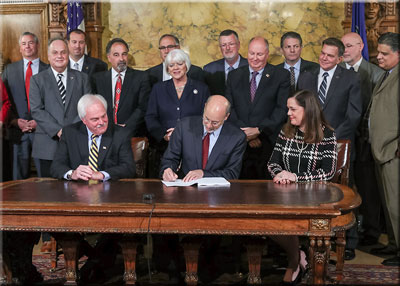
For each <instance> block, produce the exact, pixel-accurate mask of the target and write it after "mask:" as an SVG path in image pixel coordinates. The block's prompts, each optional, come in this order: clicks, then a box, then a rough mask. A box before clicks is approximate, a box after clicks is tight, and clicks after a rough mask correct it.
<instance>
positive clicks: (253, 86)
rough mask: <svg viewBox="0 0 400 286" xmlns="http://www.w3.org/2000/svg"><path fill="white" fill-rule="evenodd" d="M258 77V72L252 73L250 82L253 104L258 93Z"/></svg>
mask: <svg viewBox="0 0 400 286" xmlns="http://www.w3.org/2000/svg"><path fill="white" fill-rule="evenodd" d="M257 75H258V72H252V74H251V80H250V99H251V102H253V100H254V97H255V96H256V91H257V81H256V77H257Z"/></svg>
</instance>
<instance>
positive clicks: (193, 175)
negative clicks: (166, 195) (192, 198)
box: [183, 169, 204, 182]
mask: <svg viewBox="0 0 400 286" xmlns="http://www.w3.org/2000/svg"><path fill="white" fill-rule="evenodd" d="M203 176H204V172H203V170H201V169H198V170H193V171H190V172H189V173H187V174H186V176H185V177H184V178H183V181H184V182H190V181H193V180H197V179H201V178H203Z"/></svg>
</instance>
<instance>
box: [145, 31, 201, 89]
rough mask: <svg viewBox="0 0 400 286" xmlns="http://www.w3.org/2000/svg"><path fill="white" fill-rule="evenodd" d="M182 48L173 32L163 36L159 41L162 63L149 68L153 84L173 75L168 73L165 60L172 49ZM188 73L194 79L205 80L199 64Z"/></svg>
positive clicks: (193, 66)
mask: <svg viewBox="0 0 400 286" xmlns="http://www.w3.org/2000/svg"><path fill="white" fill-rule="evenodd" d="M180 48H181V46H180V43H179V39H178V38H177V37H176V36H174V35H171V34H164V35H162V36H161V38H160V40H159V41H158V49H159V50H160V57H161V59H162V63H161V64H159V65H156V66H154V67H151V68H149V69H148V70H147V72H148V74H149V76H150V83H151V86H153V85H154V84H155V83H157V82H159V81H166V80H169V79H171V75H169V74H168V73H167V69H166V68H165V63H164V61H165V58H166V57H167V55H168V53H169V52H170V51H172V50H175V49H180ZM187 75H188V77H190V78H192V79H196V80H199V81H202V82H204V75H203V70H202V69H201V68H200V67H198V66H195V65H191V66H190V69H189V71H188V72H187Z"/></svg>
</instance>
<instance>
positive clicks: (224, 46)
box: [220, 43, 236, 49]
mask: <svg viewBox="0 0 400 286" xmlns="http://www.w3.org/2000/svg"><path fill="white" fill-rule="evenodd" d="M228 46H229V47H230V48H233V47H234V46H236V43H227V44H222V45H220V47H221V48H223V49H226V48H227V47H228Z"/></svg>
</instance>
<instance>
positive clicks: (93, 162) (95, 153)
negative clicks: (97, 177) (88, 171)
mask: <svg viewBox="0 0 400 286" xmlns="http://www.w3.org/2000/svg"><path fill="white" fill-rule="evenodd" d="M97 137H99V136H98V135H95V134H92V137H91V138H92V144H91V145H90V153H89V166H90V168H92V170H93V171H96V172H97V171H99V167H98V165H97V158H98V157H99V149H98V148H97V142H96V138H97Z"/></svg>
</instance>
